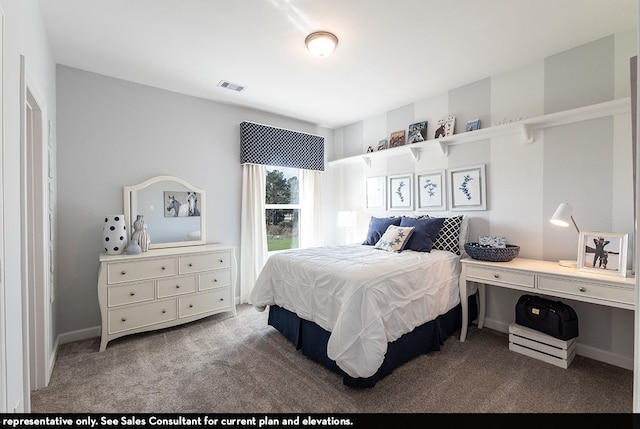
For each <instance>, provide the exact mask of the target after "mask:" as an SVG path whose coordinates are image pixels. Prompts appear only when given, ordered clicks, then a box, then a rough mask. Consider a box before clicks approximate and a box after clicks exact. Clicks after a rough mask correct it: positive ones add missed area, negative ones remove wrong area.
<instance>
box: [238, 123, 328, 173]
mask: <svg viewBox="0 0 640 429" xmlns="http://www.w3.org/2000/svg"><path fill="white" fill-rule="evenodd" d="M247 163H250V164H264V165H277V166H279V167H292V168H303V169H305V170H320V171H324V137H320V136H315V135H313V134H307V133H302V132H299V131H292V130H286V129H284V128H275V127H270V126H268V125H262V124H256V123H255V122H246V121H245V122H242V123H241V124H240V164H247Z"/></svg>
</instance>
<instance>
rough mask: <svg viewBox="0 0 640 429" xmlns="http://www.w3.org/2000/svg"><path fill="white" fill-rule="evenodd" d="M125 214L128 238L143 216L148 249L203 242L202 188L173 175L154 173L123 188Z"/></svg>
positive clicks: (203, 198) (192, 244)
mask: <svg viewBox="0 0 640 429" xmlns="http://www.w3.org/2000/svg"><path fill="white" fill-rule="evenodd" d="M124 213H125V222H126V226H127V231H128V232H129V239H131V235H132V234H133V232H134V228H133V224H134V222H135V221H136V219H137V218H138V216H143V219H144V222H145V224H146V226H147V233H148V234H149V237H150V240H151V241H150V245H149V248H151V249H154V248H164V247H182V246H196V245H201V244H205V243H206V236H205V219H206V218H205V191H204V189H202V188H198V187H196V186H193V185H191V184H190V183H188V182H187V181H185V180H183V179H181V178H179V177H174V176H155V177H151V178H149V179H147V180H145V181H144V182H142V183H138V184H136V185H131V186H125V187H124Z"/></svg>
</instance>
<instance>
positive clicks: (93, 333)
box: [56, 326, 102, 349]
mask: <svg viewBox="0 0 640 429" xmlns="http://www.w3.org/2000/svg"><path fill="white" fill-rule="evenodd" d="M101 333H102V328H101V327H100V326H94V327H93V328H86V329H80V330H77V331H72V332H65V333H63V334H60V335H58V338H57V339H56V342H57V343H58V345H62V344H67V343H72V342H74V341H80V340H86V339H89V338H93V337H99V336H100V334H101ZM56 349H57V347H56Z"/></svg>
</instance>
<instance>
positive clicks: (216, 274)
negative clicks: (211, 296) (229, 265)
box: [198, 269, 231, 290]
mask: <svg viewBox="0 0 640 429" xmlns="http://www.w3.org/2000/svg"><path fill="white" fill-rule="evenodd" d="M199 278H200V281H199V286H198V289H199V290H208V289H213V288H216V287H222V286H229V285H230V284H231V270H230V269H227V270H216V271H211V272H210V273H204V274H200V275H199Z"/></svg>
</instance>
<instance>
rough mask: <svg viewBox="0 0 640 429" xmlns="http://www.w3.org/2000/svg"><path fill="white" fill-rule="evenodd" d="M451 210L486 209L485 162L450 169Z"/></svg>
mask: <svg viewBox="0 0 640 429" xmlns="http://www.w3.org/2000/svg"><path fill="white" fill-rule="evenodd" d="M449 185H450V189H451V210H458V211H466V210H486V209H487V200H486V195H487V185H486V178H485V168H484V164H482V165H474V166H471V167H462V168H452V169H450V170H449Z"/></svg>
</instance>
